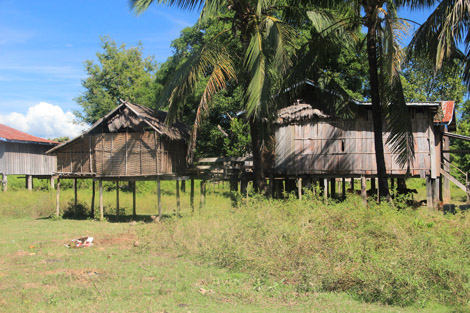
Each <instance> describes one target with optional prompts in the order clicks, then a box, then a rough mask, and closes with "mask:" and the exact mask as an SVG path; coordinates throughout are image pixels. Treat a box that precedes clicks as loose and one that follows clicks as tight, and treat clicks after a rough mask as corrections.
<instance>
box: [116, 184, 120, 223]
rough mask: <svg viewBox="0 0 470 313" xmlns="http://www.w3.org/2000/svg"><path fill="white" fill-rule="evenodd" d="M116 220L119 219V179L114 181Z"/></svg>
mask: <svg viewBox="0 0 470 313" xmlns="http://www.w3.org/2000/svg"><path fill="white" fill-rule="evenodd" d="M116 221H119V180H118V181H116Z"/></svg>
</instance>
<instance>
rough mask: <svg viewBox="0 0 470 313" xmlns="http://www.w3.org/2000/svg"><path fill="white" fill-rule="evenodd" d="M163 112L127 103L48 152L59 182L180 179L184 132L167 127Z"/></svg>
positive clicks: (182, 128)
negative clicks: (53, 157) (62, 179)
mask: <svg viewBox="0 0 470 313" xmlns="http://www.w3.org/2000/svg"><path fill="white" fill-rule="evenodd" d="M166 115H167V113H166V112H163V111H154V110H152V109H150V108H148V107H143V106H140V105H137V104H131V103H129V102H122V103H121V105H119V106H118V107H117V108H115V109H114V110H113V111H111V112H110V113H109V114H107V115H106V116H105V117H103V118H101V119H100V120H99V121H97V122H96V123H95V124H94V125H93V126H92V127H91V128H90V129H89V130H88V131H86V132H85V133H84V134H82V135H81V136H79V137H77V138H75V139H72V140H70V141H68V142H66V143H64V144H62V145H59V146H57V147H55V148H53V149H51V150H50V151H49V152H48V153H50V154H54V155H56V156H57V174H58V175H60V176H62V177H67V176H69V177H96V178H125V177H127V178H136V177H150V176H164V175H167V176H172V175H173V176H174V175H183V174H184V173H185V170H186V161H185V158H186V140H187V138H188V137H189V135H188V134H189V132H188V129H187V127H186V126H185V125H184V124H182V123H179V122H176V123H174V124H173V125H171V126H168V125H166V124H165V118H166Z"/></svg>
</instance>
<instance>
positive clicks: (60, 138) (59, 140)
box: [49, 136, 70, 142]
mask: <svg viewBox="0 0 470 313" xmlns="http://www.w3.org/2000/svg"><path fill="white" fill-rule="evenodd" d="M49 140H52V141H57V142H66V141H69V140H70V138H69V137H67V136H65V137H57V138H52V139H49Z"/></svg>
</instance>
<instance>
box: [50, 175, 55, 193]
mask: <svg viewBox="0 0 470 313" xmlns="http://www.w3.org/2000/svg"><path fill="white" fill-rule="evenodd" d="M54 188H55V187H54V177H53V176H51V189H52V190H54Z"/></svg>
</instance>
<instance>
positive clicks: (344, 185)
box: [341, 177, 346, 199]
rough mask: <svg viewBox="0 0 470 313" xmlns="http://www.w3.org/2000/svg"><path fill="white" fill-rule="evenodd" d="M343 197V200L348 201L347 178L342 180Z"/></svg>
mask: <svg viewBox="0 0 470 313" xmlns="http://www.w3.org/2000/svg"><path fill="white" fill-rule="evenodd" d="M341 195H342V197H343V199H346V178H344V177H343V178H342V179H341Z"/></svg>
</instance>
